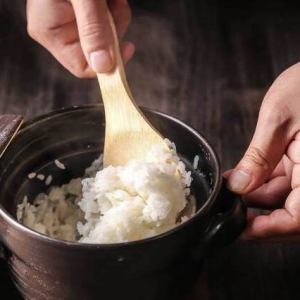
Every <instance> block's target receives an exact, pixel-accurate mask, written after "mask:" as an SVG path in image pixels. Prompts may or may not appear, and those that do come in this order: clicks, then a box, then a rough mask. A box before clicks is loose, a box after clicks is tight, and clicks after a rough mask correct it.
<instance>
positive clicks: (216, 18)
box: [0, 0, 300, 300]
mask: <svg viewBox="0 0 300 300" xmlns="http://www.w3.org/2000/svg"><path fill="white" fill-rule="evenodd" d="M130 2H131V4H132V6H133V10H134V19H133V23H132V26H131V28H130V31H129V33H128V39H130V40H132V41H134V42H135V43H136V46H137V53H136V55H135V58H134V60H133V61H132V62H131V63H130V64H129V65H128V67H127V73H128V77H129V81H130V85H131V87H132V90H133V93H134V96H135V99H136V100H137V101H138V103H139V104H141V105H144V106H148V107H151V108H155V109H158V110H161V111H163V112H166V113H169V114H171V115H174V116H176V117H179V118H180V119H182V120H184V121H185V122H187V123H188V124H190V125H192V126H194V127H195V128H196V129H198V130H199V131H200V132H202V133H203V134H204V135H205V136H206V137H207V138H208V139H209V140H210V141H211V143H212V144H213V145H214V147H215V148H216V151H217V152H218V154H219V156H220V158H221V160H222V163H223V167H224V169H226V168H229V167H231V166H233V165H234V164H235V163H236V162H237V160H238V159H239V158H240V156H241V154H242V153H243V151H244V150H245V148H246V146H247V144H248V143H249V140H250V138H251V135H252V133H253V130H254V127H255V123H256V118H257V113H258V109H259V106H260V103H261V100H262V98H263V95H264V93H265V91H266V89H267V88H268V86H269V85H270V84H271V83H272V81H273V80H274V78H275V77H276V76H277V75H278V74H279V73H280V72H281V71H283V70H284V69H285V68H287V67H288V66H290V65H291V64H294V63H296V62H297V61H298V60H299V57H300V9H299V8H298V6H297V5H296V4H293V2H294V1H293V2H291V1H285V0H282V1H269V0H266V1H263V0H261V1H259V0H254V1H247V2H246V1H228V0H227V1H224V0H223V1H222V0H219V1H217V0H212V1H209V0H207V1H201V0H194V1H193V0H184V1H183V0H181V1H180V0H160V1H155V0H142V1H141V0H134V1H133V0H132V1H130ZM23 6H24V2H23V1H13V0H1V2H0V113H18V114H23V115H24V116H26V118H30V117H33V116H36V115H39V114H43V113H46V112H49V111H51V110H53V109H57V108H61V107H67V106H71V105H78V104H87V103H97V102H99V101H100V96H99V90H98V86H97V82H96V81H95V80H79V79H76V78H74V77H73V76H72V75H70V74H69V73H68V72H67V71H65V70H64V69H63V68H62V67H61V66H60V65H59V64H58V63H57V62H56V61H55V60H54V59H53V58H52V57H51V56H50V55H49V54H48V52H47V51H46V50H44V49H42V48H41V47H40V46H39V45H37V44H36V43H34V42H33V41H32V40H30V39H29V38H28V36H27V35H26V23H25V16H24V8H23ZM299 275H300V247H299V246H298V245H290V244H282V245H281V244H264V243H255V242H243V241H237V242H236V243H235V244H233V245H231V246H230V247H227V248H225V249H223V250H220V251H219V252H218V253H217V254H216V255H214V256H213V257H211V258H209V259H207V261H206V264H205V268H204V272H203V273H202V275H199V280H198V283H197V285H196V286H195V288H194V290H193V292H192V294H191V295H190V296H189V299H190V300H195V299H205V300H206V299H208V300H227V299H228V300H240V299H245V300H248V299H249V300H253V299H258V300H260V299H261V300H265V299H267V300H279V299H280V300H285V299H286V300H293V299H300V284H299V280H300V276H299ZM1 293H2V294H1ZM13 294H14V292H13V288H11V283H10V281H9V280H8V279H7V277H6V266H5V264H4V263H1V264H0V295H1V296H0V299H14V298H13ZM5 295H6V296H5ZM15 299H18V298H17V297H15Z"/></svg>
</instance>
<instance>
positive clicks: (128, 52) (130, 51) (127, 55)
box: [122, 42, 135, 64]
mask: <svg viewBox="0 0 300 300" xmlns="http://www.w3.org/2000/svg"><path fill="white" fill-rule="evenodd" d="M134 52H135V46H134V44H133V43H131V42H125V43H123V45H122V57H123V60H124V63H125V64H126V63H127V62H128V61H129V60H130V59H131V58H132V56H133V55H134Z"/></svg>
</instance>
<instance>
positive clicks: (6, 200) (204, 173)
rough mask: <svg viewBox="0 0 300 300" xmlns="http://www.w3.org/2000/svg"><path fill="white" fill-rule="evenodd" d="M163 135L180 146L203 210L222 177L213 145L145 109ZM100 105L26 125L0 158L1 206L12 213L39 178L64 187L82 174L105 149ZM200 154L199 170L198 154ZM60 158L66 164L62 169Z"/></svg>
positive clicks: (37, 189)
mask: <svg viewBox="0 0 300 300" xmlns="http://www.w3.org/2000/svg"><path fill="white" fill-rule="evenodd" d="M144 113H145V114H146V115H147V117H148V118H149V119H150V121H151V122H152V124H153V125H154V126H155V127H156V128H157V130H158V131H159V132H161V133H162V135H163V136H165V137H166V138H168V139H169V140H170V141H172V142H174V143H175V144H176V148H177V152H178V154H179V156H180V157H181V159H182V160H183V161H184V162H185V163H186V165H187V167H188V169H189V170H190V171H191V172H192V176H193V182H192V187H191V189H192V194H193V195H194V196H195V199H196V204H195V206H196V208H195V209H196V210H199V209H200V208H201V207H202V206H203V205H204V204H205V203H206V202H207V201H208V199H209V196H210V194H211V193H212V192H213V190H214V189H215V188H216V185H217V181H218V180H219V166H218V162H217V160H216V157H215V155H214V153H213V151H212V150H211V148H210V147H209V146H208V145H207V144H206V142H205V140H204V139H203V138H199V136H198V135H197V133H196V132H194V131H193V130H192V129H191V128H189V127H188V126H186V125H184V124H183V123H181V122H179V121H177V120H176V119H174V118H171V117H169V116H166V115H164V114H160V113H157V112H153V111H149V110H144ZM104 128H105V124H104V112H103V108H102V106H89V107H81V108H72V109H67V110H63V111H60V112H56V113H51V114H49V115H46V116H44V117H40V118H38V119H35V120H33V121H31V122H28V123H26V124H25V125H24V126H23V128H22V130H21V131H20V132H19V133H18V135H17V136H16V137H15V139H14V140H13V142H12V143H11V145H10V146H9V147H8V149H7V151H6V152H5V153H4V155H3V156H2V158H1V160H0V204H1V206H2V207H3V208H4V209H5V210H6V211H7V212H8V213H9V214H11V215H12V216H13V217H16V208H17V205H18V204H19V203H20V202H22V200H23V198H24V196H27V197H28V200H29V201H32V200H33V199H34V198H35V196H36V195H37V194H39V193H41V192H46V191H47V190H48V189H49V186H46V185H45V182H44V181H41V180H39V179H37V178H34V179H29V178H28V174H30V173H32V172H35V173H38V174H43V175H45V177H47V176H48V175H52V177H53V181H52V183H51V185H61V184H64V183H67V182H69V181H70V180H71V179H72V178H77V177H81V176H83V174H84V170H85V169H86V168H87V167H88V166H89V165H90V164H91V163H92V162H93V161H94V160H95V159H96V158H98V157H99V155H100V154H101V152H102V149H103V143H104ZM196 155H198V156H199V163H198V167H197V169H196V170H194V169H193V161H194V157H195V156H196ZM56 159H58V160H59V161H61V162H63V164H64V165H65V166H66V169H65V170H62V169H59V168H58V167H57V166H56V164H55V163H54V161H55V160H56Z"/></svg>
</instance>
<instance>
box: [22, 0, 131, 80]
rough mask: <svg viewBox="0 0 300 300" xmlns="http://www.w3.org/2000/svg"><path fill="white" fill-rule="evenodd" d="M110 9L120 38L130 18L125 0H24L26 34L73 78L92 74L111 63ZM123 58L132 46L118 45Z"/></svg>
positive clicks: (128, 56)
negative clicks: (48, 52) (46, 50)
mask: <svg viewBox="0 0 300 300" xmlns="http://www.w3.org/2000/svg"><path fill="white" fill-rule="evenodd" d="M108 9H110V11H111V13H112V15H113V18H114V21H115V24H116V28H117V31H118V35H119V38H120V40H122V38H123V36H124V34H125V32H126V30H127V27H128V25H129V23H130V19H131V10H130V7H129V5H128V3H127V1H126V0H108V1H106V0H69V1H68V0H27V23H28V25H27V30H28V33H29V35H30V36H31V37H32V38H33V39H34V40H36V41H37V42H39V43H40V44H41V45H43V46H44V47H45V48H46V49H48V50H49V51H50V52H51V53H52V55H53V56H54V57H55V58H56V59H57V60H58V61H59V62H60V63H61V64H62V65H63V66H64V67H65V68H67V69H68V70H69V71H70V72H71V73H72V74H74V75H75V76H77V77H80V78H82V77H94V76H95V73H102V72H108V71H110V70H111V69H112V68H113V67H114V65H115V57H114V52H113V45H112V43H113V38H112V31H111V27H110V25H109V21H108V18H107V11H108ZM121 48H122V54H123V59H124V61H125V62H126V61H128V60H129V59H130V58H131V57H132V55H133V53H134V45H133V44H132V43H129V42H126V43H123V44H122V45H121Z"/></svg>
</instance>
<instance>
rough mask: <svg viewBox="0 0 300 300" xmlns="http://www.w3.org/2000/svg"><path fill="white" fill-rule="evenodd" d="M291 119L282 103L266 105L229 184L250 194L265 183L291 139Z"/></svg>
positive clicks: (233, 189) (243, 192)
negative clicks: (289, 129)
mask: <svg viewBox="0 0 300 300" xmlns="http://www.w3.org/2000/svg"><path fill="white" fill-rule="evenodd" d="M288 135H289V134H288V122H287V118H285V116H284V114H283V113H282V112H281V111H280V108H279V107H277V108H276V107H275V109H274V107H268V105H263V107H262V109H261V111H260V115H259V118H258V122H257V127H256V130H255V133H254V136H253V138H252V141H251V143H250V146H249V147H248V149H247V151H246V153H245V154H244V156H243V158H242V160H241V161H240V162H239V163H238V165H237V166H236V167H235V169H234V170H233V171H232V172H230V175H229V177H228V188H229V189H230V190H232V191H234V192H236V193H239V194H247V193H249V192H251V191H252V190H254V189H256V188H258V187H259V186H260V185H262V184H263V183H265V181H266V180H267V179H268V177H269V176H270V175H271V173H272V172H273V170H274V169H275V167H276V166H277V164H278V163H279V161H280V159H281V158H282V156H283V154H284V152H285V150H286V147H287V145H288V142H289V138H288Z"/></svg>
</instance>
